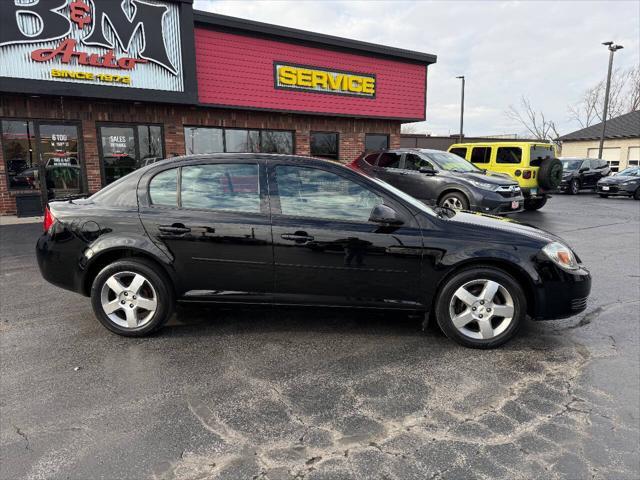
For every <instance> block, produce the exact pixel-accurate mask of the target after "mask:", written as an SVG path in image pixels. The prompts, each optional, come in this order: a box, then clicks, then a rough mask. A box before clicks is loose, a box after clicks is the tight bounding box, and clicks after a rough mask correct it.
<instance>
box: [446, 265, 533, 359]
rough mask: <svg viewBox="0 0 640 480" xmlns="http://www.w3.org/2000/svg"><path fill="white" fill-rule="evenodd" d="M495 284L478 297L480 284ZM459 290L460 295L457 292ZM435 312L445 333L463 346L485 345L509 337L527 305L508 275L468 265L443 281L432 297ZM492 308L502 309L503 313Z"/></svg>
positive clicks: (492, 344)
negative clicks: (491, 289)
mask: <svg viewBox="0 0 640 480" xmlns="http://www.w3.org/2000/svg"><path fill="white" fill-rule="evenodd" d="M495 285H497V292H496V293H495V294H494V295H493V296H490V294H489V293H487V295H486V297H485V299H484V300H483V299H481V297H482V295H483V292H485V290H484V288H486V287H487V286H495ZM462 290H464V292H466V293H465V294H464V295H460V292H461V291H462ZM467 294H468V295H467ZM460 297H463V298H465V301H462V300H461V299H460ZM481 302H484V303H483V304H481ZM474 308H475V309H476V310H473V309H474ZM487 309H489V310H487ZM472 310H473V311H472ZM435 312H436V320H437V322H438V325H439V326H440V328H441V329H442V331H443V332H444V334H445V335H446V336H447V337H449V338H450V339H452V340H454V341H455V342H457V343H459V344H460V345H463V346H465V347H470V348H483V349H487V348H496V347H499V346H500V345H503V344H505V343H506V342H508V341H509V340H510V339H511V338H513V336H514V335H515V334H516V333H517V332H518V330H519V328H520V326H521V324H522V323H523V322H524V319H525V317H526V312H527V305H526V298H525V295H524V292H523V291H522V287H521V286H520V285H519V284H518V282H517V281H516V280H515V279H514V278H513V277H512V276H511V275H509V274H508V273H506V272H504V271H502V270H499V269H497V268H494V267H472V268H469V269H466V270H462V271H460V272H458V273H456V274H455V275H454V276H453V277H451V278H450V279H449V280H447V281H446V283H445V284H444V285H443V286H442V288H441V289H440V292H439V294H438V297H437V299H436V302H435ZM496 312H504V316H499V315H497V314H496ZM487 315H489V318H487ZM508 315H510V316H508ZM480 316H484V318H483V319H481V318H480ZM455 318H457V319H458V320H457V321H456V320H454V319H455ZM467 319H469V321H467ZM465 322H466V323H465ZM456 325H457V326H456Z"/></svg>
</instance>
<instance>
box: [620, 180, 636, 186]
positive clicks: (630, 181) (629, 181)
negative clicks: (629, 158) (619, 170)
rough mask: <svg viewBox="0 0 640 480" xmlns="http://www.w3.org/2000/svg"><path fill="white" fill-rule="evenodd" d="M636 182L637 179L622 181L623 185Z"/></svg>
mask: <svg viewBox="0 0 640 480" xmlns="http://www.w3.org/2000/svg"><path fill="white" fill-rule="evenodd" d="M634 183H636V181H635V180H627V181H626V182H622V183H621V185H633V184H634Z"/></svg>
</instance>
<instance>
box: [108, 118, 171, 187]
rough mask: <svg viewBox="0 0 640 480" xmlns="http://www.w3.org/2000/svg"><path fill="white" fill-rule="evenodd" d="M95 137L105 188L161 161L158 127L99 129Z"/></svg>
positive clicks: (162, 154)
mask: <svg viewBox="0 0 640 480" xmlns="http://www.w3.org/2000/svg"><path fill="white" fill-rule="evenodd" d="M98 137H99V138H100V147H101V148H100V157H101V162H102V168H103V170H104V182H105V184H109V183H111V182H114V181H116V180H117V179H119V178H121V177H124V176H125V175H127V174H128V173H131V172H133V171H134V170H136V169H137V168H140V167H144V166H145V165H149V164H151V163H154V162H156V161H158V160H161V159H162V158H164V138H163V133H162V127H161V126H159V125H102V126H99V127H98Z"/></svg>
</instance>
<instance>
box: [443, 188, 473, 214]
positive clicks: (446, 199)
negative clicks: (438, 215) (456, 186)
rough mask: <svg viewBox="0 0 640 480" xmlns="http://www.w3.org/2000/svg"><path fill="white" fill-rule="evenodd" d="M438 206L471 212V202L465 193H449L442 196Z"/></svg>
mask: <svg viewBox="0 0 640 480" xmlns="http://www.w3.org/2000/svg"><path fill="white" fill-rule="evenodd" d="M438 205H440V206H441V207H448V208H452V209H453V210H469V200H468V199H467V197H466V196H465V194H464V193H460V192H449V193H446V194H444V195H443V196H442V198H441V199H440V201H439V202H438Z"/></svg>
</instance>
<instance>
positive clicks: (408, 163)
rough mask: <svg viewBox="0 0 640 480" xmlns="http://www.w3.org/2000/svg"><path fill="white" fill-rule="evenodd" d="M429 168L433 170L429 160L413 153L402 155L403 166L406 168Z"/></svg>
mask: <svg viewBox="0 0 640 480" xmlns="http://www.w3.org/2000/svg"><path fill="white" fill-rule="evenodd" d="M423 167H424V168H430V169H431V170H434V168H433V165H432V164H431V162H429V161H427V160H425V159H424V158H422V157H420V156H419V155H416V154H414V153H408V154H407V155H406V156H405V157H404V168H405V169H406V170H420V169H421V168H423Z"/></svg>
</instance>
